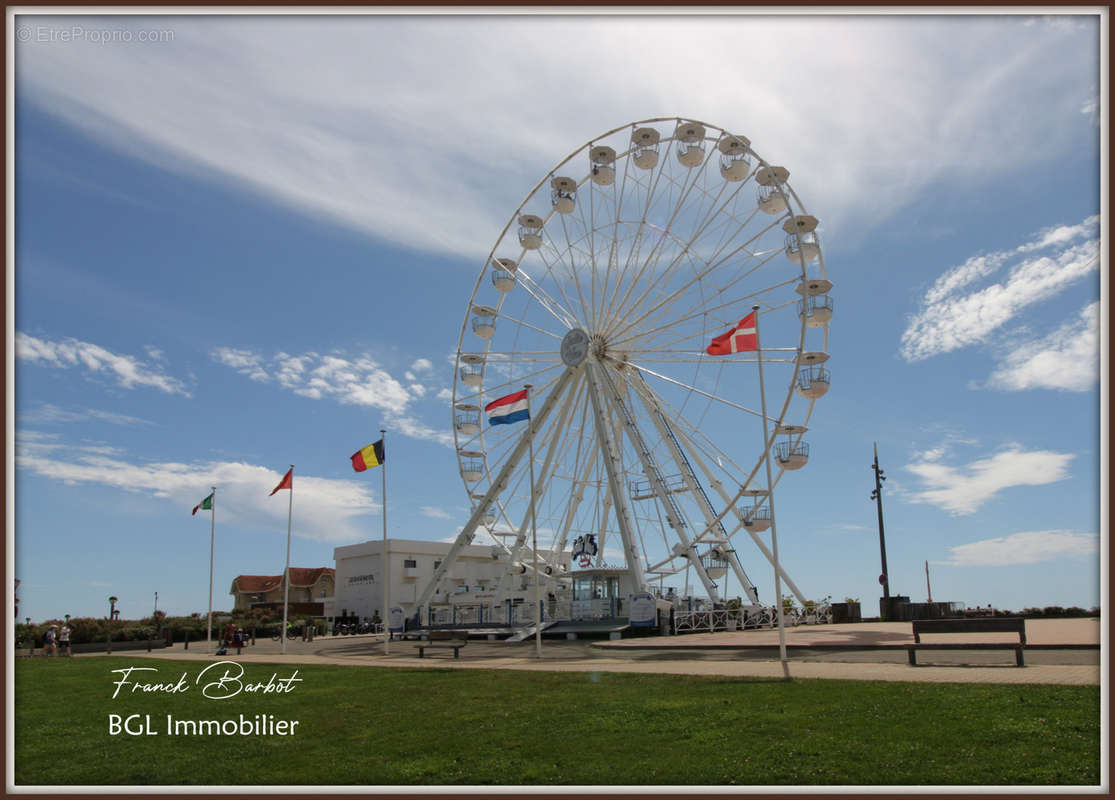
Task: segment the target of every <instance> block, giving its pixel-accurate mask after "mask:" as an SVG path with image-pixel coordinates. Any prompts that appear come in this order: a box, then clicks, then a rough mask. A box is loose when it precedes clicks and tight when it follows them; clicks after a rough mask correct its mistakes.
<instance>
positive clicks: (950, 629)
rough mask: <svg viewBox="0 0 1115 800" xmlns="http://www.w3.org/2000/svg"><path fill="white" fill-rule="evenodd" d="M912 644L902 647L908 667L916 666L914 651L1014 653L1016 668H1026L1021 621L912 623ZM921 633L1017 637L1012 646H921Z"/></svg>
mask: <svg viewBox="0 0 1115 800" xmlns="http://www.w3.org/2000/svg"><path fill="white" fill-rule="evenodd" d="M913 625H914V644H909V645H906V654H907V656H908V657H909V662H910V665H911V666H917V656H916V655H915V654H916V652H917V651H918V650H1014V660H1015V663H1016V664H1017V666H1020V667H1024V666H1026V664H1025V662H1024V661H1023V658H1022V650H1023V649H1024V648H1025V647H1026V620H1025V619H1023V618H1022V617H978V618H975V619H971V618H958V619H916V620H914V621H913ZM923 633H1017V634H1018V637H1019V641H1018V642H1017V643H1015V642H947V643H933V644H924V643H923V642H922V641H921V635H922V634H923Z"/></svg>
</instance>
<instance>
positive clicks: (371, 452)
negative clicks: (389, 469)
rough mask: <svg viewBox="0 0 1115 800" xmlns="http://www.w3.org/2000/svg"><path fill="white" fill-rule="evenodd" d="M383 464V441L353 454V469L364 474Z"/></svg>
mask: <svg viewBox="0 0 1115 800" xmlns="http://www.w3.org/2000/svg"><path fill="white" fill-rule="evenodd" d="M382 463H383V439H380V440H379V441H378V442H373V443H372V444H370V445H368V446H367V447H365V448H364V449H363V450H358V451H356V452H355V453H353V454H352V468H353V469H354V470H356V471H357V472H363V471H364V470H366V469H368V468H369V467H378V466H379V465H380V464H382Z"/></svg>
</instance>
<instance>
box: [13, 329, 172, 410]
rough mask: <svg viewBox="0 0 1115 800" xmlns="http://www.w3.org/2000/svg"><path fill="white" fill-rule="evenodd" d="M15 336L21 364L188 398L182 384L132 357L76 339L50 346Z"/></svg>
mask: <svg viewBox="0 0 1115 800" xmlns="http://www.w3.org/2000/svg"><path fill="white" fill-rule="evenodd" d="M15 336H16V339H15V355H16V358H17V359H20V360H22V361H28V362H31V363H33V364H37V365H39V366H46V367H55V368H60V369H69V368H71V367H77V368H84V369H85V370H86V371H87V372H90V373H93V374H95V375H100V374H107V375H111V376H113V377H115V379H116V383H117V385H119V386H121V387H123V388H125V389H133V388H135V387H137V386H150V387H152V388H155V389H159V390H160V391H163V392H166V393H167V394H180V395H184V396H185V397H189V396H190V394H189V392H187V391H186V389H185V387H184V385H183V383H182V381H180V380H178V379H177V378H172V377H170V376H169V375H165V374H163V373H162V372H160V371H159V370H158V369H156V368H153V367H149V366H148V365H147V364H145V363H143V362H142V361H140V360H138V359H137V358H135V357H134V356H127V355H120V354H118V353H113V352H112V351H110V350H106V349H105V348H103V347H101V346H100V345H96V344H91V343H89V342H81V341H78V340H77V339H65V340H63V341H58V342H51V341H47V340H45V339H39V338H36V337H34V336H29V335H27V334H26V333H23V332H21V331H17V332H16V335H15Z"/></svg>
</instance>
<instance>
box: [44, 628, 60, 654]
mask: <svg viewBox="0 0 1115 800" xmlns="http://www.w3.org/2000/svg"><path fill="white" fill-rule="evenodd" d="M57 641H58V626H57V625H51V626H50V627H49V628H47V629H46V633H45V634H43V653H44V655H47V656H56V655H58V645H57Z"/></svg>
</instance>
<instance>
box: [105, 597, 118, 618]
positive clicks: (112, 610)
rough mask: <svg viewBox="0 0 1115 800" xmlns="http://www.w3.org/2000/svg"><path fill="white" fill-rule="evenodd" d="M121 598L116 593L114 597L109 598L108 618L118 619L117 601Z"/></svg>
mask: <svg viewBox="0 0 1115 800" xmlns="http://www.w3.org/2000/svg"><path fill="white" fill-rule="evenodd" d="M119 599H120V598H119V597H117V596H116V595H113V596H112V597H110V598H108V618H109V619H116V601H117V600H119Z"/></svg>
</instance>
